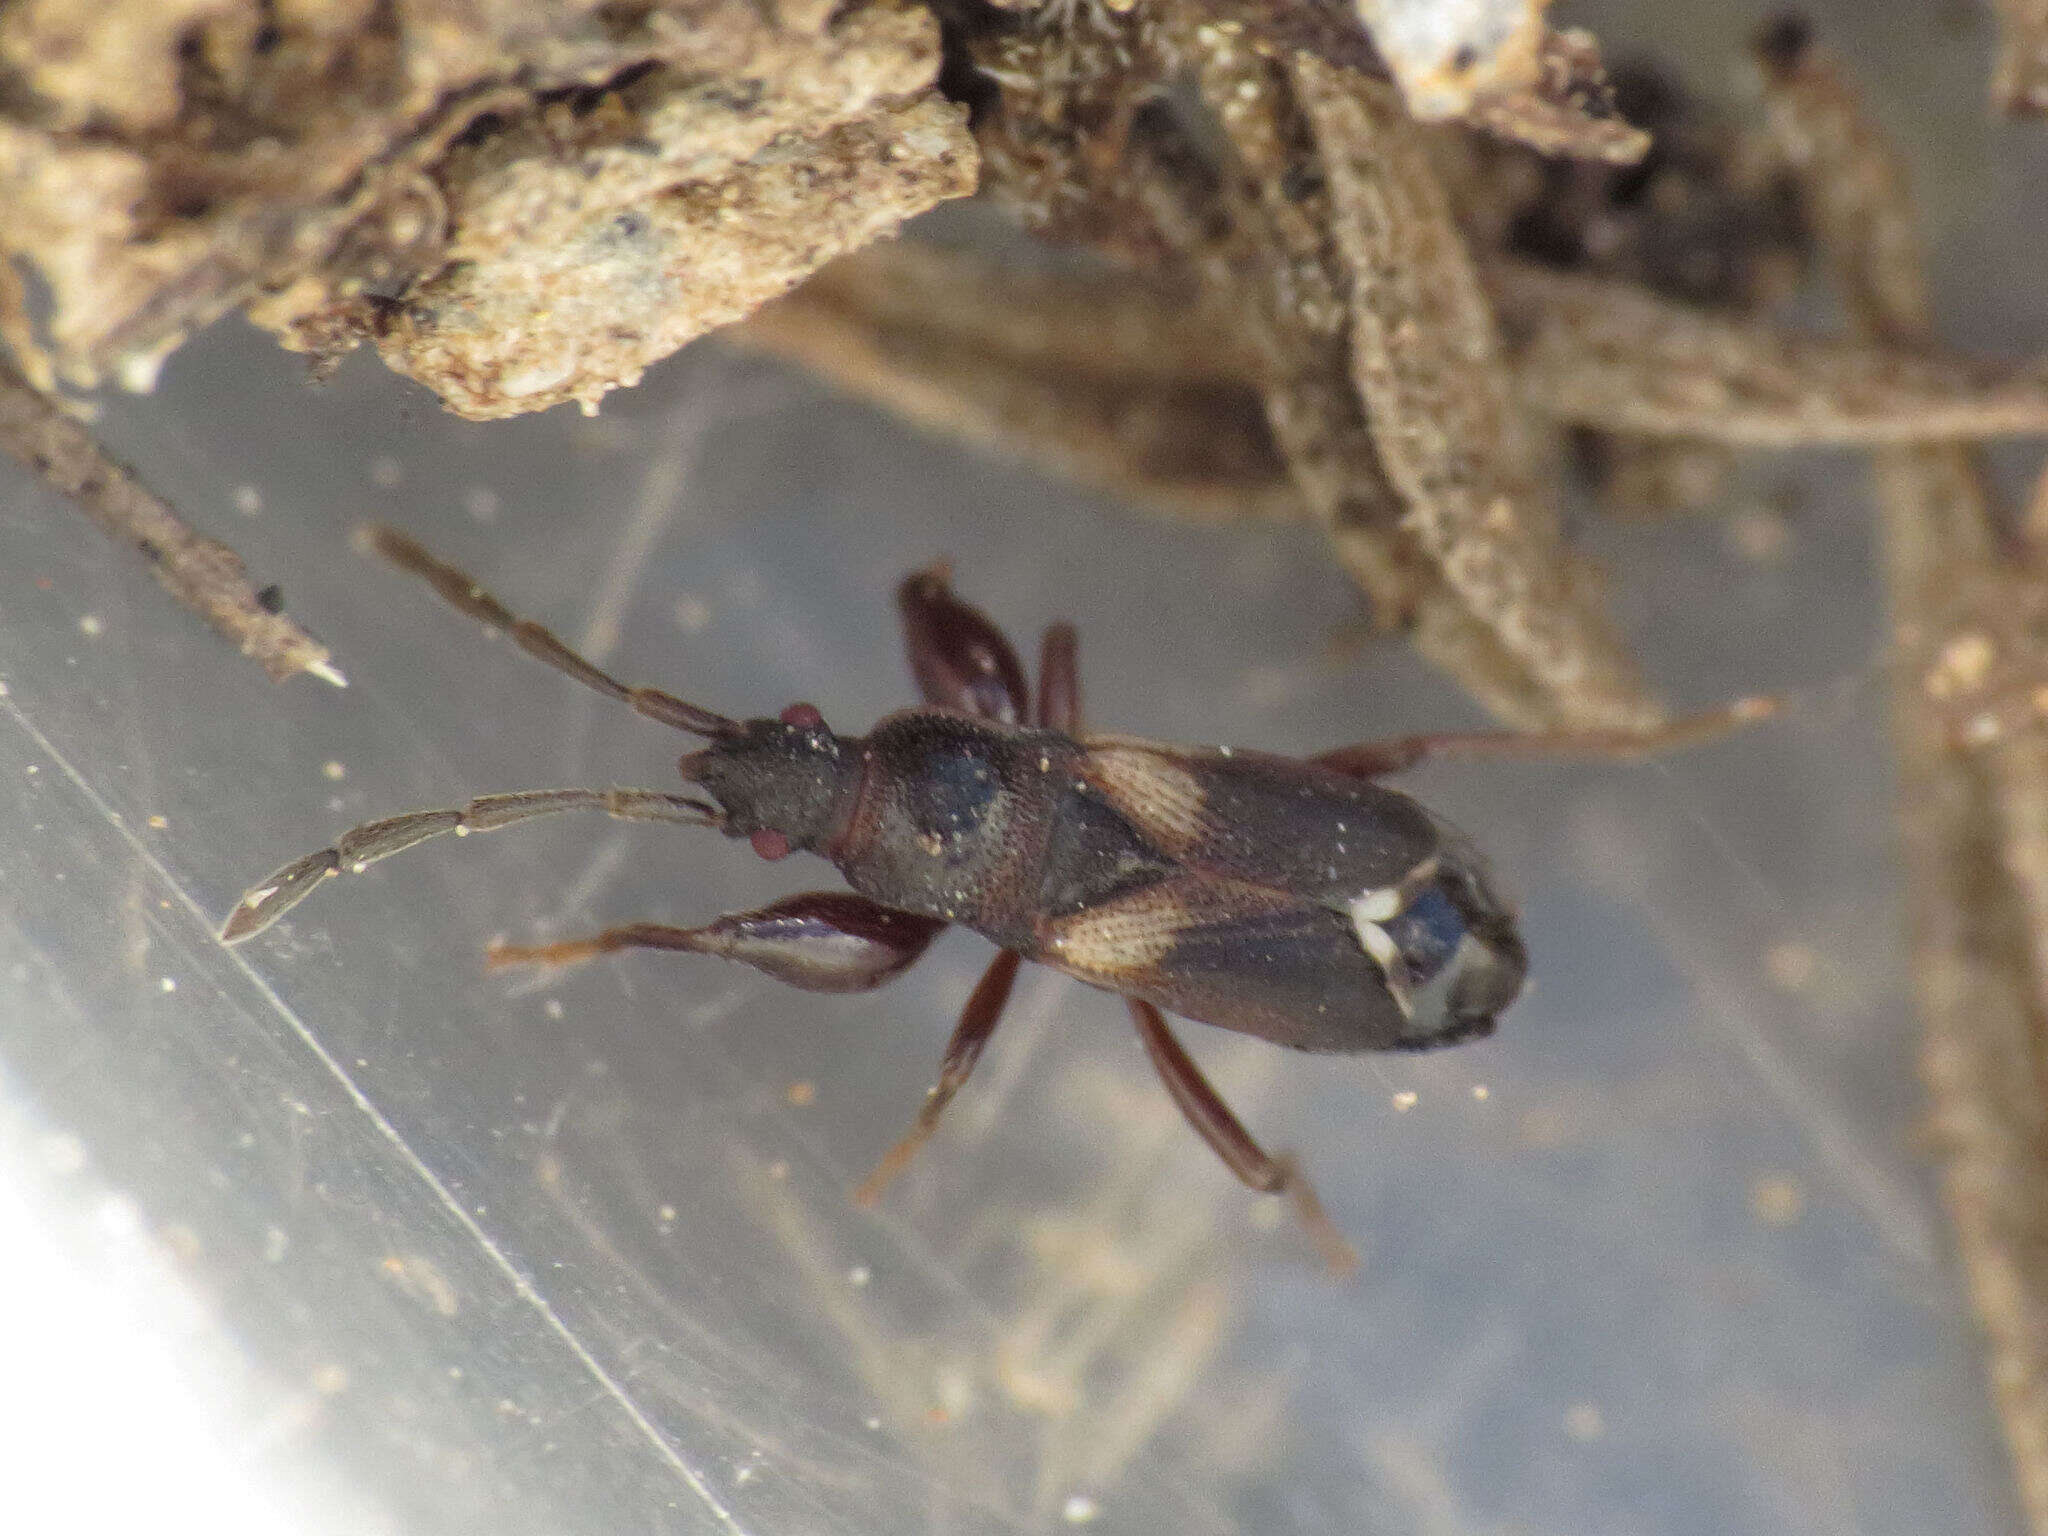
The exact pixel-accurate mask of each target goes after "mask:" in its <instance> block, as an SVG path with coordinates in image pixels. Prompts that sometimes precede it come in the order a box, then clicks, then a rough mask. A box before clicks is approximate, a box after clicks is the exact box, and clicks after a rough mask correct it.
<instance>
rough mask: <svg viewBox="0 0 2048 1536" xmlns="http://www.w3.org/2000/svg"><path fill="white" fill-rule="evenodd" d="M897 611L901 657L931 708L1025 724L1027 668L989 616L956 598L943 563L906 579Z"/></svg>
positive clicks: (1005, 722)
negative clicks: (904, 658) (905, 659)
mask: <svg viewBox="0 0 2048 1536" xmlns="http://www.w3.org/2000/svg"><path fill="white" fill-rule="evenodd" d="M896 607H897V609H898V610H899V611H900V612H901V614H902V616H903V652H904V655H905V657H906V658H907V659H908V660H909V662H910V673H911V676H912V677H914V678H916V679H917V690H918V692H919V694H921V695H922V696H923V698H924V701H925V702H926V703H927V704H937V705H941V706H942V707H944V708H947V709H958V710H963V711H965V712H966V713H967V714H970V715H981V716H983V717H984V718H986V719H990V720H1000V721H1001V722H1003V724H1005V725H1022V724H1023V723H1024V716H1025V713H1026V711H1027V710H1028V709H1029V707H1030V698H1031V695H1030V692H1029V690H1028V689H1027V688H1026V687H1025V685H1024V664H1023V663H1022V662H1020V661H1018V659H1017V653H1016V651H1015V650H1013V649H1012V648H1011V646H1010V642H1009V641H1008V640H1007V639H1005V638H1004V637H1003V632H1002V631H1001V630H1000V629H997V628H996V626H995V623H994V621H993V620H991V619H990V618H989V616H988V615H987V614H985V613H983V612H982V611H981V610H980V609H979V608H976V607H975V606H974V605H973V604H971V603H963V602H962V601H961V600H960V599H959V598H957V597H955V596H954V595H953V589H952V588H951V587H950V586H948V585H947V584H946V568H945V566H944V565H943V564H940V565H935V566H933V567H932V568H931V569H930V570H928V571H918V572H916V573H915V574H914V575H910V576H906V577H904V578H903V584H902V585H901V586H899V587H898V588H897V589H896Z"/></svg>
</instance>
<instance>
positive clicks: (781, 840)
mask: <svg viewBox="0 0 2048 1536" xmlns="http://www.w3.org/2000/svg"><path fill="white" fill-rule="evenodd" d="M747 841H748V842H750V843H752V844H753V845H754V852H756V853H758V854H759V855H761V857H762V858H764V859H766V860H767V861H768V862H769V863H771V864H773V863H774V862H775V861H776V860H777V859H786V858H788V857H789V839H788V838H787V837H785V836H783V834H782V833H780V832H778V831H776V830H775V829H774V828H773V827H762V828H761V829H760V830H759V831H758V832H749V833H748V834H747Z"/></svg>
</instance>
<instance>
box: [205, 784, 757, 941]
mask: <svg viewBox="0 0 2048 1536" xmlns="http://www.w3.org/2000/svg"><path fill="white" fill-rule="evenodd" d="M583 810H592V811H603V812H604V813H605V814H606V815H607V816H612V817H616V818H617V819H618V820H620V821H672V822H679V823H681V824H682V825H684V826H691V827H716V826H720V825H723V823H724V819H725V818H724V816H723V814H722V813H721V812H720V811H719V809H718V807H717V806H715V805H713V804H711V802H709V801H708V800H699V799H697V798H695V797H694V796H691V795H672V794H669V793H667V792H666V791H664V790H658V789H529V790H521V791H518V792H516V793H513V794H506V795H479V796H478V797H477V798H476V799H474V800H472V801H470V802H469V803H468V804H467V805H463V806H458V807H451V808H450V809H448V810H441V811H412V812H409V813H408V814H406V815H403V816H387V817H385V818H384V819H383V820H382V821H366V822H364V823H363V824H362V825H361V826H359V827H352V828H350V829H349V830H348V831H347V832H344V833H342V835H341V836H340V837H338V838H336V839H335V840H334V843H333V845H332V846H331V847H327V848H322V849H321V850H320V851H319V852H317V853H309V854H307V855H306V856H305V857H304V858H301V859H294V860H292V862H291V863H289V864H287V865H285V866H284V868H282V869H280V870H278V871H277V872H276V873H275V874H272V875H271V876H270V877H269V878H268V879H266V880H263V881H260V882H259V883H258V884H257V885H255V886H254V887H253V888H252V889H251V890H250V891H249V893H248V894H247V895H245V896H244V897H243V898H242V899H241V900H240V901H238V902H236V903H235V910H234V912H233V913H232V914H230V915H229V917H228V920H227V921H226V922H225V923H223V924H221V929H220V940H221V942H222V943H223V944H239V943H241V942H242V941H243V940H244V939H252V938H254V937H255V936H256V935H257V934H259V933H261V932H262V931H263V930H264V929H266V928H268V927H269V926H270V925H271V924H272V923H274V922H276V921H277V920H278V919H279V918H281V917H283V916H284V915H285V913H287V912H289V911H291V909H292V908H293V907H296V906H297V905H298V904H299V903H300V902H302V901H304V900H305V899H306V898H307V897H308V896H310V895H312V894H313V888H314V887H315V886H317V885H319V884H320V882H321V881H323V880H325V879H327V878H328V877H329V876H331V875H338V874H341V873H342V872H343V871H344V870H346V871H347V872H348V873H350V874H355V875H359V874H361V873H362V872H363V871H364V870H366V869H368V868H369V867H370V866H371V865H372V864H374V863H376V862H377V861H378V860H379V859H388V858H390V857H391V855H392V854H394V853H402V852H403V851H404V850H406V849H407V848H410V847H412V846H413V844H415V843H423V842H425V841H426V840H427V839H428V838H430V837H439V836H440V835H441V834H442V833H443V832H453V833H454V834H455V835H456V836H457V837H461V836H464V835H466V834H468V833H471V832H495V831H497V830H498V828H500V827H509V826H511V825H512V823H513V822H515V821H527V820H530V819H532V818H533V817H535V816H551V815H553V814H554V813H555V812H557V811H583Z"/></svg>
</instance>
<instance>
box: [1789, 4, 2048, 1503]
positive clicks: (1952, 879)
mask: <svg viewBox="0 0 2048 1536" xmlns="http://www.w3.org/2000/svg"><path fill="white" fill-rule="evenodd" d="M1763 62H1764V65H1765V72H1766V78H1767V86H1766V91H1767V95H1766V104H1767V107H1768V109H1769V116H1770V121H1771V125H1772V128H1773V130H1774V132H1775V134H1776V136H1777V139H1778V142H1779V144H1780V146H1781V147H1782V149H1783V150H1784V152H1785V155H1786V158H1787V160H1788V161H1789V162H1790V163H1791V165H1792V166H1793V167H1794V169H1795V171H1796V172H1797V173H1798V174H1799V177H1800V182H1801V187H1802V190H1803V192H1804V193H1805V195H1806V198H1807V201H1808V211H1809V215H1810V217H1811V218H1812V219H1813V222H1814V225H1815V228H1816V230H1817V231H1818V233H1819V235H1820V237H1821V244H1822V248H1823V250H1824V251H1825V252H1826V253H1827V255H1828V257H1829V258H1830V260H1831V262H1832V264H1833V265H1834V268H1835V273H1836V278H1837V281H1838V283H1839V284H1840V287H1841V289H1842V295H1843V299H1844V301H1845V304H1846V305H1847V307H1848V309H1849V312H1850V314H1851V315H1852V317H1853V318H1854V320H1855V322H1856V324H1857V326H1858V327H1859V329H1861V330H1863V331H1864V332H1865V333H1867V334H1869V335H1872V336H1877V337H1882V338H1885V339H1887V340H1893V341H1905V342H1909V343H1915V344H1917V343H1922V342H1924V341H1925V340H1926V338H1927V336H1928V334H1929V330H1930V327H1929V320H1928V313H1929V306H1928V299H1927V280H1926V271H1925V265H1924V262H1923V261H1922V259H1921V257H1920V254H1919V249H1918V240H1917V234H1916V230H1915V221H1914V218H1913V210H1912V205H1911V202H1910V200H1909V198H1908V195H1907V190H1906V182H1905V176H1904V174H1903V171H1902V169H1901V167H1900V164H1899V162H1898V160H1897V157H1896V156H1895V155H1894V153H1893V152H1892V150H1891V148H1890V146H1889V145H1887V144H1886V143H1885V142H1884V141H1883V139H1882V138H1881V136H1880V135H1879V134H1878V132H1877V130H1876V128H1875V125H1874V124H1872V123H1871V122H1870V121H1869V120H1868V118H1867V117H1866V116H1865V114H1864V113H1863V111H1862V109H1861V106H1860V103H1859V102H1858V101H1857V100H1856V98H1855V96H1854V93H1853V92H1852V91H1851V90H1850V89H1849V87H1848V86H1847V84H1846V82H1844V81H1843V80H1842V79H1841V78H1839V76H1838V75H1837V74H1836V72H1835V71H1834V69H1833V68H1832V66H1831V65H1830V63H1829V62H1828V61H1827V60H1825V59H1823V58H1820V57H1818V56H1816V55H1814V54H1813V53H1812V52H1811V51H1810V50H1808V49H1807V48H1806V46H1805V39H1804V38H1803V36H1800V35H1796V34H1794V33H1791V32H1788V31H1786V30H1784V29H1779V31H1778V32H1777V33H1776V34H1775V35H1774V36H1772V37H1770V38H1767V39H1766V41H1765V45H1764V49H1763ZM1875 465H1876V479H1877V497H1878V507H1879V516H1880V523H1879V526H1880V529H1881V531H1882V534H1883V540H1884V549H1885V558H1886V563H1887V567H1888V570H1889V575H1890V580H1891V593H1892V608H1893V618H1894V623H1895V625H1896V627H1897V630H1898V633H1899V636H1900V639H1901V642H1902V646H1903V648H1904V649H1905V650H1906V651H1907V653H1908V654H1911V653H1913V652H1914V651H1916V650H1924V649H1925V648H1926V646H1927V645H1928V644H1929V643H1930V642H1940V641H1942V640H1943V639H1945V638H1948V637H1944V636H1943V635H1942V633H1941V630H1942V628H1943V626H1945V625H1946V624H1947V623H1948V622H1950V620H1951V616H1952V613H1953V609H1952V606H1951V604H1950V603H1949V601H1948V599H1949V595H1950V594H1951V592H1953V591H1954V590H1956V589H1957V588H1959V587H1966V586H1968V585H1969V584H1970V582H1971V579H1972V577H1973V576H1975V575H1976V574H1978V573H1980V572H1982V571H1983V570H1984V569H1986V568H1987V567H1989V566H1990V565H1991V564H1992V563H1993V562H1994V561H1995V560H1996V558H1997V555H1998V551H1999V543H2000V528H1999V518H1998V515H1997V509H1996V508H1995V506H1994V505H1993V501H1992V497H1991V494H1990V491H1989V489H1988V487H1987V485H1986V483H1985V479H1984V475H1983V472H1982V467H1981V466H1980V464H1979V463H1978V462H1977V459H1976V457H1975V456H1974V454H1973V453H1972V452H1971V451H1970V450H1968V449H1965V448H1961V447H1936V448H1900V449H1888V450H1885V451H1883V452H1880V453H1879V454H1878V455H1877V456H1876V461H1875ZM1894 728H1895V731H1896V735H1897V739H1898V747H1899V754H1900V775H1901V781H1902V782H1901V791H1902V795H1903V799H1902V801H1901V807H1900V820H1901V830H1902V837H1901V842H1902V845H1903V849H1904V853H1905V855H1906V858H1907V860H1908V880H1907V890H1908V893H1909V896H1908V899H1909V903H1910V905H1909V909H1908V911H1909V918H1910V922H1911V929H1912V944H1913V971H1914V983H1915V988H1916V992H1917V995H1918V998H1919V1003H1920V1009H1921V1015H1922V1023H1923V1027H1924V1028H1925V1031H1926V1041H1925V1053H1924V1057H1923V1064H1924V1070H1925V1073H1926V1076H1927V1081H1928V1086H1929V1089H1930V1091H1931V1092H1932V1094H1933V1096H1934V1100H1935V1112H1936V1118H1937V1123H1938V1125H1939V1127H1940V1131H1941V1138H1942V1145H1943V1149H1944V1151H1945V1152H1946V1153H1947V1157H1948V1168H1947V1176H1946V1179H1945V1188H1946V1193H1947V1196H1948V1204H1949V1209H1950V1212H1951V1214H1952V1216H1953V1217H1954V1220H1955V1224H1956V1233H1957V1238H1958V1242H1959V1245H1960V1247H1961V1250H1962V1255H1963V1260H1964V1263H1965V1265H1966V1266H1967V1268H1968V1271H1969V1276H1970V1282H1971V1290H1972V1294H1973V1296H1974V1297H1975V1300H1976V1304H1977V1310H1978V1315H1979V1316H1980V1317H1981V1318H1982V1320H1983V1323H1984V1326H1985V1330H1986V1332H1987V1334H1988V1335H1989V1341H1990V1347H1991V1356H1992V1358H1991V1368H1990V1376H1991V1383H1992V1390H1993V1394H1994V1397H1995V1399H1996V1401H1997V1403H1998V1407H1999V1410H2000V1413H2001V1416H2002V1418H2003V1421H2004V1425H2005V1432H2006V1439H2007V1443H2008V1446H2009V1447H2010V1449H2011V1452H2012V1456H2013V1464H2014V1470H2015V1474H2016V1480H2017V1483H2018V1487H2019V1494H2020V1501H2021V1504H2022V1506H2023V1508H2024V1509H2025V1511H2026V1513H2027V1517H2028V1519H2029V1521H2030V1522H2031V1524H2032V1526H2033V1529H2034V1530H2035V1531H2037V1532H2048V1093H2044V1091H2043V1089H2044V1082H2043V1056H2042V1052H2043V1046H2044V1041H2048V1036H2044V1019H2048V989H2044V985H2043V983H2044V980H2048V740H2044V737H2043V735H2042V733H2041V732H2040V731H2039V730H2038V729H2036V730H2033V731H2030V732H2025V733H2022V734H2017V735H2013V736H2011V737H2008V738H2005V739H2003V740H2000V741H1997V742H1995V743H1994V744H1992V745H1990V746H1989V747H1987V748H1985V749H1983V750H1981V751H1978V752H1974V753H1973V752H1971V751H1969V750H1967V749H1966V748H1964V747H1962V746H1960V745H1958V744H1957V743H1956V742H1955V740H1954V738H1953V736H1952V735H1951V734H1950V733H1949V732H1947V731H1946V730H1945V729H1944V722H1943V719H1942V716H1941V712H1940V711H1939V710H1938V709H1937V708H1936V707H1935V705H1934V702H1933V700H1932V699H1931V698H1930V695H1929V690H1928V688H1927V687H1926V686H1925V681H1924V679H1923V676H1922V675H1921V674H1920V673H1918V672H1916V671H1913V670H1911V669H1902V671H1901V676H1900V685H1899V687H1898V689H1897V691H1896V695H1895V727H1894Z"/></svg>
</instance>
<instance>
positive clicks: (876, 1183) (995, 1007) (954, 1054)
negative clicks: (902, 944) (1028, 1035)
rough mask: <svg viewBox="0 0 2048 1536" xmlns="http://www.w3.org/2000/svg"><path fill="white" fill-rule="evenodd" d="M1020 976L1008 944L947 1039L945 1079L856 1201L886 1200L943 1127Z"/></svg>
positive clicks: (858, 1192) (941, 1067)
mask: <svg viewBox="0 0 2048 1536" xmlns="http://www.w3.org/2000/svg"><path fill="white" fill-rule="evenodd" d="M1016 979H1017V955H1016V954H1015V952H1013V951H1011V950H1007V949H1006V950H1004V951H1002V953H1000V954H998V955H997V956H996V957H995V959H994V960H993V961H991V962H990V963H989V968H988V969H987V970H986V971H984V972H982V975H981V980H980V981H979V982H977V983H976V984H975V988H974V995H973V996H971V997H970V998H968V999H967V1007H966V1008H965V1009H963V1010H962V1011H961V1014H960V1022H959V1023H958V1024H957V1025H955V1026H954V1029H953V1038H952V1039H951V1040H949V1041H947V1042H946V1054H945V1058H944V1059H943V1060H942V1061H941V1062H940V1064H939V1080H938V1081H937V1082H936V1083H934V1084H933V1085H932V1088H931V1091H930V1092H929V1093H927V1094H926V1095H925V1100H924V1106H923V1108H921V1109H919V1110H918V1112H917V1120H916V1122H915V1123H914V1124H913V1125H912V1126H911V1127H910V1132H909V1134H908V1135H906V1136H905V1137H904V1138H903V1139H902V1140H901V1141H899V1142H897V1143H896V1145H895V1146H893V1147H891V1148H890V1149H889V1150H888V1151H887V1152H886V1153H884V1154H883V1157H882V1160H881V1161H880V1162H879V1163H877V1164H875V1171H874V1172H873V1173H871V1174H869V1175H868V1176H867V1178H866V1179H864V1180H863V1181H862V1182H861V1186H860V1188H859V1189H857V1190H855V1191H854V1192H853V1198H854V1202H855V1203H856V1204H858V1205H864V1206H871V1205H873V1204H874V1203H875V1202H876V1201H878V1200H880V1199H881V1198H882V1191H883V1190H885V1189H887V1188H888V1187H889V1185H890V1183H891V1182H893V1181H894V1179H895V1178H896V1176H897V1175H898V1174H900V1173H901V1172H903V1170H904V1169H905V1168H907V1167H908V1166H909V1165H910V1160H911V1158H913V1157H915V1156H916V1155H917V1149H918V1148H919V1147H921V1146H923V1145H924V1144H925V1143H926V1142H927V1141H930V1140H931V1138H932V1132H934V1131H935V1130H937V1129H938V1128H939V1116H940V1115H942V1114H944V1113H945V1110H946V1106H947V1105H948V1104H950V1103H951V1102H952V1101H953V1095H954V1094H956V1093H958V1092H959V1091H960V1086H961V1084H963V1083H965V1082H966V1081H967V1074H968V1073H970V1072H972V1071H973V1070H974V1064H975V1062H976V1061H978V1060H980V1059H981V1048H982V1047H983V1046H985V1045H987V1044H988V1037H989V1036H990V1035H992V1034H994V1033H995V1032H996V1021H997V1020H998V1019H1000V1018H1002V1016H1003V1005H1004V1004H1006V1003H1008V1002H1009V1000H1010V985H1011V983H1012V982H1014V981H1015V980H1016Z"/></svg>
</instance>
